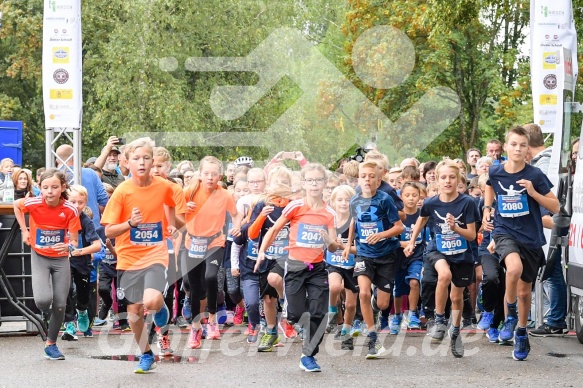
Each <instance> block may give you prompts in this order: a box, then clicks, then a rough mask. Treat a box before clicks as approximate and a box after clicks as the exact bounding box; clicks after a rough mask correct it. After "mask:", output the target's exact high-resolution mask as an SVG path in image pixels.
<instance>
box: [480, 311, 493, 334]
mask: <svg viewBox="0 0 583 388" xmlns="http://www.w3.org/2000/svg"><path fill="white" fill-rule="evenodd" d="M493 321H494V313H493V312H491V313H489V312H487V311H484V312H483V313H482V315H481V316H480V322H478V329H480V330H488V329H489V328H490V326H491V325H492V322H493Z"/></svg>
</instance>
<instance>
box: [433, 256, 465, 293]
mask: <svg viewBox="0 0 583 388" xmlns="http://www.w3.org/2000/svg"><path fill="white" fill-rule="evenodd" d="M427 258H428V259H429V262H430V263H431V265H432V266H433V267H434V268H435V263H437V262H438V261H439V260H445V261H446V262H447V264H448V265H449V270H450V271H451V282H452V283H453V285H454V286H456V287H467V286H469V285H470V284H472V283H473V282H475V279H476V276H475V268H474V263H473V262H471V263H464V262H462V263H458V262H452V261H449V260H448V257H447V256H446V255H444V254H442V253H440V252H438V251H431V252H429V253H428V254H427ZM438 276H439V275H438Z"/></svg>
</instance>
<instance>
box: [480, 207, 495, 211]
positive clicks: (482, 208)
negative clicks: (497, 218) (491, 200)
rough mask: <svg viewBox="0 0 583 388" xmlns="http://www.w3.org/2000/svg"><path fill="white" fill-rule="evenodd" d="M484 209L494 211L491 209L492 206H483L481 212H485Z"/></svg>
mask: <svg viewBox="0 0 583 388" xmlns="http://www.w3.org/2000/svg"><path fill="white" fill-rule="evenodd" d="M486 209H490V210H492V209H494V208H493V207H492V206H484V207H482V211H484V210H486Z"/></svg>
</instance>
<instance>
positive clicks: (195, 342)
mask: <svg viewBox="0 0 583 388" xmlns="http://www.w3.org/2000/svg"><path fill="white" fill-rule="evenodd" d="M201 340H202V329H198V330H197V329H195V328H194V327H192V328H191V329H190V334H189V335H188V347H189V348H190V349H198V348H200V344H201Z"/></svg>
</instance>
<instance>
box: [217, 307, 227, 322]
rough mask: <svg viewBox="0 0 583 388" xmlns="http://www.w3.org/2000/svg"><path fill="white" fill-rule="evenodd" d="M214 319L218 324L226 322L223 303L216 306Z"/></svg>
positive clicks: (225, 308)
mask: <svg viewBox="0 0 583 388" xmlns="http://www.w3.org/2000/svg"><path fill="white" fill-rule="evenodd" d="M216 319H217V323H218V324H219V325H224V324H225V323H226V322H227V306H226V305H225V304H224V303H223V304H222V305H220V306H218V307H217V315H216Z"/></svg>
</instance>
